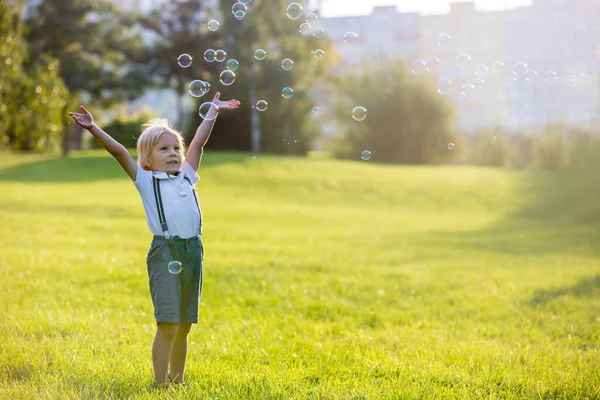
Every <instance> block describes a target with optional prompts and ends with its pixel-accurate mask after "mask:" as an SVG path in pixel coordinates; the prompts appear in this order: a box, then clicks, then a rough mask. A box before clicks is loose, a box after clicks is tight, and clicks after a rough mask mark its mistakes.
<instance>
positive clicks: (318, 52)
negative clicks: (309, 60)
mask: <svg viewBox="0 0 600 400" xmlns="http://www.w3.org/2000/svg"><path fill="white" fill-rule="evenodd" d="M314 56H315V58H316V59H317V60H322V59H323V57H325V52H324V51H323V50H321V49H317V50H315V54H314Z"/></svg>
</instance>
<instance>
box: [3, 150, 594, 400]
mask: <svg viewBox="0 0 600 400" xmlns="http://www.w3.org/2000/svg"><path fill="white" fill-rule="evenodd" d="M200 175H201V180H200V182H199V183H198V186H197V187H198V190H199V193H200V198H201V203H202V210H203V213H204V220H205V227H204V243H205V247H206V258H205V266H204V268H205V270H204V271H205V277H204V292H203V294H202V299H201V311H200V324H198V325H195V326H194V327H193V328H192V332H191V333H190V348H189V355H188V367H187V373H186V381H187V384H188V388H187V389H186V390H183V391H169V392H166V393H164V394H162V395H157V394H154V393H150V392H149V391H148V387H149V385H150V384H151V382H152V363H151V354H150V349H151V342H152V340H153V337H154V333H155V325H154V319H153V310H152V304H151V301H150V295H149V290H148V282H147V275H146V266H145V257H146V252H147V250H148V248H149V246H150V239H151V237H150V236H151V235H150V232H149V231H148V228H147V227H146V222H145V216H144V211H143V207H142V204H141V200H140V198H139V195H138V193H137V191H136V190H135V187H134V186H133V184H132V183H131V181H130V180H129V179H128V178H127V176H126V175H125V173H124V172H123V171H121V169H120V167H119V166H118V164H117V163H116V162H115V161H114V160H113V159H111V158H110V157H109V156H108V155H107V154H106V153H104V152H103V151H87V152H80V153H74V154H73V155H72V156H71V157H70V158H68V159H62V158H60V157H52V156H29V155H28V156H16V155H11V154H8V153H2V154H0V221H1V223H0V270H1V272H2V275H1V279H0V293H1V295H0V398H5V399H93V398H107V399H123V398H134V399H145V398H157V397H162V398H179V399H189V398H198V399H434V398H436V399H455V398H460V399H481V398H486V399H511V398H522V399H598V398H600V376H599V371H600V346H599V345H600V258H599V256H600V179H598V176H597V174H593V173H589V174H588V173H583V172H578V173H568V172H554V173H551V172H531V171H529V172H523V171H521V172H519V171H505V170H499V169H488V168H475V167H458V166H457V167H454V166H448V167H422V166H384V165H376V164H373V163H372V162H362V161H361V162H358V161H356V162H343V161H334V160H327V159H304V158H291V157H288V158H283V157H275V156H258V157H257V158H256V159H252V157H251V156H250V155H247V154H235V153H216V152H209V153H208V154H206V155H205V156H204V159H203V164H202V166H201V168H200Z"/></svg>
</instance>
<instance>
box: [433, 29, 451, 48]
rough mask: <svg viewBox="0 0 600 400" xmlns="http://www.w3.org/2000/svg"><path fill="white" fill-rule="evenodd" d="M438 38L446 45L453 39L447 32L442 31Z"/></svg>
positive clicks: (440, 43) (441, 43)
mask: <svg viewBox="0 0 600 400" xmlns="http://www.w3.org/2000/svg"><path fill="white" fill-rule="evenodd" d="M437 40H438V44H439V45H440V46H444V45H447V44H448V43H450V42H451V41H452V38H451V37H450V35H448V34H447V33H444V32H442V33H440V34H439V35H438V38H437Z"/></svg>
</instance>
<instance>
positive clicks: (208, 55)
mask: <svg viewBox="0 0 600 400" xmlns="http://www.w3.org/2000/svg"><path fill="white" fill-rule="evenodd" d="M215 53H216V52H215V51H214V50H213V49H208V50H206V51H205V52H204V59H205V60H206V61H208V62H214V61H215V55H216V54H215Z"/></svg>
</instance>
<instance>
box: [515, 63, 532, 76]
mask: <svg viewBox="0 0 600 400" xmlns="http://www.w3.org/2000/svg"><path fill="white" fill-rule="evenodd" d="M528 69H529V67H528V66H527V64H525V63H524V62H522V61H520V62H518V63H516V64H515V65H514V66H513V74H514V75H515V76H517V77H519V78H523V77H525V75H527V70H528Z"/></svg>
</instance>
